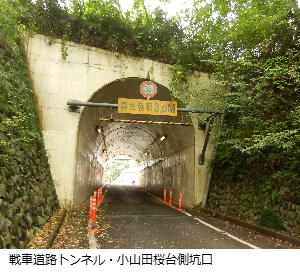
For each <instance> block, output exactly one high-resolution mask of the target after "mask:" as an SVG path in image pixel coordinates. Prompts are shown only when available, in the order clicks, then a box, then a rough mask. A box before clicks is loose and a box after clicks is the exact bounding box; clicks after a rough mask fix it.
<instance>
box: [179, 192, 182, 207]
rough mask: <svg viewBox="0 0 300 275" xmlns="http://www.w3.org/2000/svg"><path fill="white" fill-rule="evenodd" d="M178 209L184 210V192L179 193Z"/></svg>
mask: <svg viewBox="0 0 300 275" xmlns="http://www.w3.org/2000/svg"><path fill="white" fill-rule="evenodd" d="M178 210H179V211H181V210H182V193H179V202H178Z"/></svg>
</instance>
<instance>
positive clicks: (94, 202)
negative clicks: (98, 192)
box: [88, 196, 98, 232]
mask: <svg viewBox="0 0 300 275" xmlns="http://www.w3.org/2000/svg"><path fill="white" fill-rule="evenodd" d="M91 201H92V209H91V217H92V228H91V229H89V230H88V231H89V232H97V231H98V229H95V226H96V211H97V198H96V197H95V196H92V197H91Z"/></svg>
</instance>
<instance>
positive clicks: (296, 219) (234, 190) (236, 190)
mask: <svg viewBox="0 0 300 275" xmlns="http://www.w3.org/2000/svg"><path fill="white" fill-rule="evenodd" d="M296 189H297V186H296V184H291V186H285V187H280V189H279V190H278V192H273V194H276V197H273V198H271V199H272V201H269V200H268V197H267V196H266V195H265V194H257V193H258V192H257V191H256V190H255V188H254V187H253V186H251V185H249V186H242V185H238V184H236V183H230V182H226V183H225V182H218V181H212V182H211V185H210V190H209V194H208V200H207V204H206V206H207V207H208V208H211V209H215V210H221V211H223V212H226V213H228V214H233V215H238V216H240V218H242V219H246V220H250V221H256V222H258V223H259V222H260V214H261V212H262V211H263V209H265V208H266V207H267V208H268V209H271V210H272V211H274V212H275V213H276V214H277V216H278V218H279V219H280V220H282V222H283V225H284V228H285V229H286V230H287V231H288V232H291V233H295V234H300V201H299V199H298V198H296V197H295V194H297V190H296Z"/></svg>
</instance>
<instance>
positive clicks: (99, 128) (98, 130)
mask: <svg viewBox="0 0 300 275" xmlns="http://www.w3.org/2000/svg"><path fill="white" fill-rule="evenodd" d="M96 129H97V132H98V133H99V134H101V133H102V130H101V127H100V126H99V127H96Z"/></svg>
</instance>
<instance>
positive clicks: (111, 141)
mask: <svg viewBox="0 0 300 275" xmlns="http://www.w3.org/2000/svg"><path fill="white" fill-rule="evenodd" d="M144 81H146V80H145V79H140V78H127V79H125V80H118V81H115V82H113V83H111V84H108V85H106V86H105V87H103V88H101V89H99V90H98V91H97V92H96V93H95V94H94V96H93V97H92V98H91V99H90V102H99V103H113V104H117V103H118V98H131V99H145V98H144V97H143V96H142V95H141V94H140V92H139V89H140V85H141V84H142V83H143V82H144ZM156 85H157V88H158V89H157V90H158V92H157V94H156V95H155V96H154V97H153V100H172V98H171V96H170V92H169V90H168V89H167V88H166V87H164V86H162V85H159V84H158V83H156ZM150 100H151V99H150ZM100 118H106V119H110V118H112V119H126V120H127V119H129V120H138V121H140V120H142V121H168V122H171V121H172V122H184V123H192V122H191V119H190V117H189V115H188V113H183V114H182V113H178V116H177V117H171V116H151V115H133V114H118V110H117V109H116V108H114V109H112V108H104V107H85V108H84V109H83V111H82V115H81V119H80V125H79V130H78V131H79V141H78V142H79V143H80V145H79V147H80V150H81V151H82V152H83V151H85V150H87V151H93V153H94V154H96V156H97V160H98V161H99V162H100V163H101V165H102V166H104V165H105V163H106V162H107V161H109V160H110V159H111V158H113V157H115V156H118V155H127V156H129V157H131V158H132V159H134V160H135V161H137V162H139V163H140V164H141V165H145V166H148V165H151V163H152V162H156V161H159V160H162V159H164V158H165V157H169V156H172V155H174V154H176V153H178V152H180V151H182V150H184V149H185V148H187V147H190V146H193V145H194V129H193V127H192V126H171V125H157V124H136V123H122V122H105V121H100V120H99V119H100ZM99 127H100V128H99ZM98 129H100V130H99V132H98ZM162 136H164V137H165V139H164V140H161V139H160V137H162Z"/></svg>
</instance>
